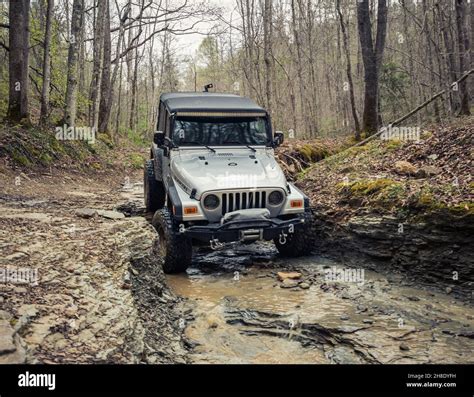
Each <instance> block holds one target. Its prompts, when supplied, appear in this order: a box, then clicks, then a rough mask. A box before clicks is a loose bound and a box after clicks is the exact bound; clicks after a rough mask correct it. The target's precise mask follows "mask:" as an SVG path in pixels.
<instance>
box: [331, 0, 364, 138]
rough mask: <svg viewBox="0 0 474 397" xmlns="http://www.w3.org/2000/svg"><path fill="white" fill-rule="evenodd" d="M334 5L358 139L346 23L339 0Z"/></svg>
mask: <svg viewBox="0 0 474 397" xmlns="http://www.w3.org/2000/svg"><path fill="white" fill-rule="evenodd" d="M336 7H337V13H338V14H339V22H340V24H341V32H342V42H343V47H344V54H345V56H346V73H347V83H348V85H349V87H348V88H349V98H350V102H351V112H352V118H353V119H354V127H355V139H356V140H357V141H359V140H360V125H359V118H358V117H357V109H356V104H355V98H354V83H353V81H352V65H351V57H350V53H349V37H348V34H347V31H346V25H345V23H344V18H343V15H342V12H341V0H336Z"/></svg>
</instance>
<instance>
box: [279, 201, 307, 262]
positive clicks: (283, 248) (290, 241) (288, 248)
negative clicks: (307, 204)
mask: <svg viewBox="0 0 474 397" xmlns="http://www.w3.org/2000/svg"><path fill="white" fill-rule="evenodd" d="M273 241H274V243H275V246H276V248H277V249H278V252H279V253H280V255H281V256H284V257H298V256H303V255H309V254H311V251H312V250H313V249H314V246H315V233H314V227H313V213H312V211H311V209H309V208H308V209H306V210H305V212H304V224H303V227H302V228H300V229H299V230H295V232H294V233H287V236H286V242H285V243H284V244H282V243H280V241H279V238H278V237H276V238H274V239H273Z"/></svg>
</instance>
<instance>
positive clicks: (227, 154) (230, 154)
mask: <svg viewBox="0 0 474 397" xmlns="http://www.w3.org/2000/svg"><path fill="white" fill-rule="evenodd" d="M217 155H218V156H224V157H231V156H233V155H234V154H233V153H217Z"/></svg>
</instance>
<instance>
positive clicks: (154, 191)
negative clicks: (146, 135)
mask: <svg viewBox="0 0 474 397" xmlns="http://www.w3.org/2000/svg"><path fill="white" fill-rule="evenodd" d="M143 185H144V190H145V192H144V194H145V208H146V211H147V212H155V211H157V210H159V209H161V208H163V206H164V205H165V199H166V191H165V187H164V186H163V183H162V182H159V181H157V180H156V178H155V170H154V168H153V160H147V161H146V162H145V169H144V172H143Z"/></svg>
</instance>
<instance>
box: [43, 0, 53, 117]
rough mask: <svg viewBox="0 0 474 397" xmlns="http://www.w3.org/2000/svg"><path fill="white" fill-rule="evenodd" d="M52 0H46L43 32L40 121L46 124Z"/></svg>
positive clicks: (49, 77) (49, 79)
mask: <svg viewBox="0 0 474 397" xmlns="http://www.w3.org/2000/svg"><path fill="white" fill-rule="evenodd" d="M53 8H54V0H47V9H46V25H45V34H44V55H43V88H42V90H41V115H40V123H41V124H43V125H44V124H46V123H47V121H48V117H49V90H50V87H51V54H50V51H51V21H52V17H53Z"/></svg>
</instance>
